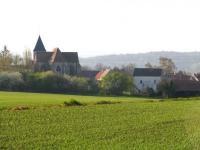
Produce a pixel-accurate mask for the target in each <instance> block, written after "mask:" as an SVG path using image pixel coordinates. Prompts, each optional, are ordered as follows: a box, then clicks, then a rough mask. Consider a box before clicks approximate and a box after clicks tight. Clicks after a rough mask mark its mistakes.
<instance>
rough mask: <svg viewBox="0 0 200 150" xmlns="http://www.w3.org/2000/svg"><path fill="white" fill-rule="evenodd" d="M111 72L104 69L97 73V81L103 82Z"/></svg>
mask: <svg viewBox="0 0 200 150" xmlns="http://www.w3.org/2000/svg"><path fill="white" fill-rule="evenodd" d="M109 72H110V69H104V70H102V71H100V72H98V73H97V75H96V77H95V79H96V80H97V81H101V80H102V79H103V78H104V77H105V76H106V75H107V74H108V73H109Z"/></svg>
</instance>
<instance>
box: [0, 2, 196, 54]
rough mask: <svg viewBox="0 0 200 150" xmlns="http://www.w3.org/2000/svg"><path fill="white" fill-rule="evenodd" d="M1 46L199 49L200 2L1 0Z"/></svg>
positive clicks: (82, 50)
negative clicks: (38, 43) (39, 37)
mask: <svg viewBox="0 0 200 150" xmlns="http://www.w3.org/2000/svg"><path fill="white" fill-rule="evenodd" d="M0 6H1V8H0V19H1V21H0V48H1V49H2V48H3V45H5V44H6V45H7V46H8V49H10V50H11V51H12V52H15V53H19V54H21V53H22V51H23V50H24V49H25V48H30V49H31V50H32V49H33V48H34V46H35V43H36V40H37V38H38V35H39V34H40V35H41V37H42V40H43V42H44V45H45V47H46V49H47V50H48V51H50V50H52V49H53V48H54V47H59V48H60V49H61V50H62V51H78V52H79V56H81V57H88V56H95V55H104V54H120V53H138V52H148V51H160V50H169V51H200V1H199V0H0Z"/></svg>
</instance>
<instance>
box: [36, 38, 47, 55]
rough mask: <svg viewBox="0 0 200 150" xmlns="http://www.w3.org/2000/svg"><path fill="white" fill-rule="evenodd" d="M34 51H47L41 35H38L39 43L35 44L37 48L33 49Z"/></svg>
mask: <svg viewBox="0 0 200 150" xmlns="http://www.w3.org/2000/svg"><path fill="white" fill-rule="evenodd" d="M33 52H34V53H35V52H46V49H45V47H44V44H43V42H42V39H41V37H40V35H39V37H38V40H37V43H36V45H35V48H34V49H33Z"/></svg>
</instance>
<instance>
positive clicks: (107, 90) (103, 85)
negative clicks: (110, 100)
mask: <svg viewBox="0 0 200 150" xmlns="http://www.w3.org/2000/svg"><path fill="white" fill-rule="evenodd" d="M100 89H101V91H102V92H103V93H104V94H111V95H122V94H123V92H132V89H133V79H132V77H131V76H130V75H128V74H126V73H123V72H119V71H111V72H110V73H108V75H107V76H105V77H104V78H103V79H102V81H101V82H100Z"/></svg>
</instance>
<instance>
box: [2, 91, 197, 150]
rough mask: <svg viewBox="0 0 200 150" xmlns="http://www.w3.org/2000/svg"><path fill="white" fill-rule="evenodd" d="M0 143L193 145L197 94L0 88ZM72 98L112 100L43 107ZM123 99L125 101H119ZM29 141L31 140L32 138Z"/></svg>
mask: <svg viewBox="0 0 200 150" xmlns="http://www.w3.org/2000/svg"><path fill="white" fill-rule="evenodd" d="M0 95H1V97H0V108H1V107H2V105H3V106H4V107H9V106H12V107H15V106H18V105H20V103H21V104H24V105H25V104H28V105H30V106H32V105H33V104H36V103H37V105H38V106H34V109H32V108H31V107H30V108H29V109H27V110H23V111H12V110H10V109H0V141H1V142H0V149H80V150H82V149H95V150H98V149H99V150H102V149H127V150H128V149H141V150H143V149H166V150H169V149H189V150H190V149H199V148H200V132H199V130H200V126H199V123H200V117H199V115H200V109H199V107H200V98H199V97H196V98H190V99H189V100H187V99H185V100H183V99H182V101H181V100H180V101H174V100H173V101H170V100H167V101H164V102H156V99H155V102H152V103H149V102H148V101H147V100H145V101H142V100H144V99H141V98H134V97H132V98H131V97H128V98H127V97H120V96H118V97H95V96H74V95H61V94H36V93H14V92H0ZM70 98H74V99H77V100H79V101H80V102H81V103H83V102H86V101H88V102H92V101H95V102H96V101H103V100H104V101H110V100H112V101H114V102H115V101H121V103H120V104H117V105H88V106H85V107H70V109H68V108H64V107H63V108H62V107H49V106H50V104H51V105H57V104H58V105H61V104H63V101H65V100H66V101H67V100H70ZM125 100H126V101H125ZM33 141H34V142H33Z"/></svg>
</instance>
